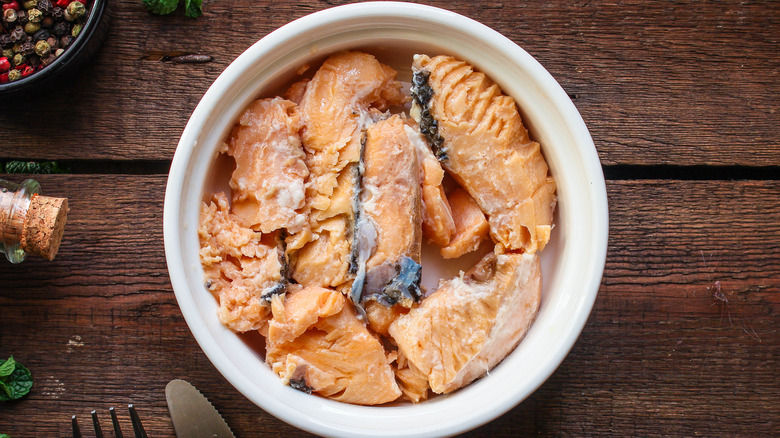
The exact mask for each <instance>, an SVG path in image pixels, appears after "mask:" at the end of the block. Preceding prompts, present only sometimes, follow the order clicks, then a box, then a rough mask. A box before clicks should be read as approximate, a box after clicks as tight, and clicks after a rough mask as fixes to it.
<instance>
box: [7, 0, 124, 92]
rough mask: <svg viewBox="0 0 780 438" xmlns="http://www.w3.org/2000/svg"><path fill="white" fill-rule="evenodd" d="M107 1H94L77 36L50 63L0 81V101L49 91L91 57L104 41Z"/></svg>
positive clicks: (108, 0) (108, 9)
mask: <svg viewBox="0 0 780 438" xmlns="http://www.w3.org/2000/svg"><path fill="white" fill-rule="evenodd" d="M109 3H110V0H94V2H93V4H92V10H91V11H90V13H89V17H88V18H87V21H86V22H85V23H84V27H83V28H82V30H81V32H80V33H79V35H78V36H77V37H76V39H75V40H73V42H72V43H71V45H70V47H68V48H67V49H66V50H65V52H63V53H62V55H60V56H59V57H58V58H57V59H55V60H54V61H53V62H52V63H51V64H49V65H47V66H46V67H44V68H42V69H40V70H39V71H37V72H35V73H33V74H31V75H29V76H27V77H24V78H21V79H19V80H16V81H14V82H5V83H2V84H0V101H1V99H6V98H18V97H21V96H23V95H24V96H31V95H35V94H38V93H40V92H42V91H46V90H50V89H51V87H54V86H56V85H58V84H60V83H61V82H62V80H63V79H65V78H67V77H68V76H70V75H71V74H73V73H74V72H76V71H77V70H78V69H79V68H80V67H81V66H82V65H83V64H84V63H86V62H87V61H88V60H90V59H91V58H92V57H93V56H94V55H95V53H96V52H97V50H98V48H100V45H101V44H102V43H103V38H104V37H105V36H106V34H107V33H108V28H109V26H110V24H111V11H110V9H111V8H110V6H111V5H110V4H109Z"/></svg>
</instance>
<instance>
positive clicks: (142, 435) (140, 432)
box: [71, 405, 148, 438]
mask: <svg viewBox="0 0 780 438" xmlns="http://www.w3.org/2000/svg"><path fill="white" fill-rule="evenodd" d="M127 409H128V410H129V411H130V421H132V423H133V433H134V434H135V438H148V437H147V436H146V431H145V430H144V426H143V425H142V424H141V418H139V417H138V412H136V411H135V406H133V405H127ZM108 412H110V413H111V423H112V424H113V425H114V435H115V436H116V438H123V435H122V429H121V428H120V427H119V420H118V419H117V418H116V411H115V410H114V408H109V409H108ZM71 426H72V427H73V438H81V431H80V430H79V423H78V421H76V416H75V415H74V416H73V417H72V418H71ZM92 426H93V427H94V428H95V437H96V438H103V430H102V429H100V421H98V416H97V411H94V410H93V411H92Z"/></svg>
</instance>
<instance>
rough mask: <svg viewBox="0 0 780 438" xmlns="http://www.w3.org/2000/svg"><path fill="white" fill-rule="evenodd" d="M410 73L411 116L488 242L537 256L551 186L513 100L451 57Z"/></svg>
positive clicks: (549, 215)
mask: <svg viewBox="0 0 780 438" xmlns="http://www.w3.org/2000/svg"><path fill="white" fill-rule="evenodd" d="M412 69H413V71H414V79H413V82H414V85H413V87H412V96H413V98H414V107H413V109H412V116H413V117H415V119H416V120H418V121H419V123H420V131H421V132H422V133H423V134H425V136H426V138H427V139H428V141H429V143H430V145H431V148H432V149H433V152H434V153H435V155H436V156H437V158H438V159H439V160H440V161H441V163H442V164H443V165H444V167H445V168H446V169H447V170H448V171H449V172H450V173H451V174H452V176H453V177H454V178H455V179H456V180H457V181H458V182H459V183H460V185H461V186H462V187H463V188H465V189H466V190H467V191H468V193H469V194H470V195H471V196H472V197H473V198H474V200H476V202H477V204H478V205H479V207H480V208H481V209H482V211H483V212H484V213H485V214H486V215H487V216H488V222H489V224H490V234H491V236H492V237H493V239H494V240H495V241H496V242H497V244H498V245H499V246H500V247H501V248H505V249H507V250H521V251H525V252H529V253H533V252H536V251H540V250H542V249H543V248H544V246H545V245H546V244H547V242H548V240H549V239H550V232H551V230H552V219H553V210H554V209H555V204H556V197H555V182H554V180H553V179H552V177H551V176H550V174H549V172H548V167H547V163H546V161H545V160H544V157H543V156H542V153H541V148H540V146H539V143H537V142H535V141H533V140H531V139H530V137H529V135H528V130H527V129H526V128H525V126H523V122H522V120H521V118H520V113H519V112H518V110H517V105H516V104H515V102H514V100H513V99H512V98H511V97H509V96H506V95H504V94H503V93H502V92H501V90H500V89H499V87H498V85H496V84H495V83H493V81H492V80H490V79H489V78H488V77H487V76H486V75H485V74H483V73H481V72H477V71H474V69H473V68H472V67H471V66H470V65H468V64H466V63H465V62H463V61H459V60H457V59H455V58H453V57H450V56H436V57H434V58H429V57H428V56H426V55H416V56H415V57H414V63H413V66H412Z"/></svg>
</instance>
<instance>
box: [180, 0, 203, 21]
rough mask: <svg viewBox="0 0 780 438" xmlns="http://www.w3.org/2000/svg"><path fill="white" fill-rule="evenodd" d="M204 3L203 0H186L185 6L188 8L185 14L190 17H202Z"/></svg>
mask: <svg viewBox="0 0 780 438" xmlns="http://www.w3.org/2000/svg"><path fill="white" fill-rule="evenodd" d="M202 4H203V0H184V8H185V9H186V12H185V13H184V15H186V16H188V17H190V18H198V17H200V16H201V15H203V10H201V8H200V7H201V5H202Z"/></svg>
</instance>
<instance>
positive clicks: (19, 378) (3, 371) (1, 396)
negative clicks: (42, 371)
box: [0, 356, 33, 401]
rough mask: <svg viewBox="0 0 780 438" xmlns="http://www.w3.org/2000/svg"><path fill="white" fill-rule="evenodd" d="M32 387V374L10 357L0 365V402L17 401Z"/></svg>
mask: <svg viewBox="0 0 780 438" xmlns="http://www.w3.org/2000/svg"><path fill="white" fill-rule="evenodd" d="M32 387H33V379H32V373H30V370H28V369H27V367H25V366H24V365H22V364H20V363H19V362H16V361H15V360H14V357H13V356H11V357H9V358H8V359H6V360H5V361H3V363H2V364H0V401H9V400H18V399H20V398H22V397H24V396H25V395H27V394H28V393H29V392H30V390H31V389H32Z"/></svg>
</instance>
